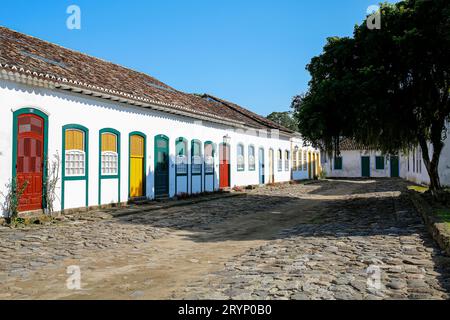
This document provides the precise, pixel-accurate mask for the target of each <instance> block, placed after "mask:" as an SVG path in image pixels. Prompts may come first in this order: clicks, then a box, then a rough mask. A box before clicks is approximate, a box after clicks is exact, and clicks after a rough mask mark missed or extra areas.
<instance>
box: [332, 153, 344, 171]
mask: <svg viewBox="0 0 450 320" xmlns="http://www.w3.org/2000/svg"><path fill="white" fill-rule="evenodd" d="M334 170H342V157H341V156H339V157H334Z"/></svg>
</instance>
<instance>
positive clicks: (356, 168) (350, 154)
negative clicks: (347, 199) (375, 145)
mask: <svg viewBox="0 0 450 320" xmlns="http://www.w3.org/2000/svg"><path fill="white" fill-rule="evenodd" d="M381 155H382V154H381V152H375V151H360V150H342V151H341V156H342V170H335V169H334V157H333V158H331V159H330V158H329V157H327V159H326V160H327V161H326V163H324V164H323V170H324V171H325V172H326V175H327V177H330V178H361V176H362V168H361V157H363V156H366V157H367V156H368V157H370V176H371V177H373V178H382V177H390V161H389V157H388V156H385V158H384V170H377V169H376V162H375V157H376V156H381Z"/></svg>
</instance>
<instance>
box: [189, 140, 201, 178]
mask: <svg viewBox="0 0 450 320" xmlns="http://www.w3.org/2000/svg"><path fill="white" fill-rule="evenodd" d="M202 164H203V160H202V143H201V141H200V140H195V139H194V140H192V141H191V175H193V176H198V175H201V174H202V169H203V168H202Z"/></svg>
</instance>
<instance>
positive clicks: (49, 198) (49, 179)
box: [44, 152, 61, 214]
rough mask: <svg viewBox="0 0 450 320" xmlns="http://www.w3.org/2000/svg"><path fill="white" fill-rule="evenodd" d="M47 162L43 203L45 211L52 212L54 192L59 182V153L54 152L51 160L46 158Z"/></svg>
mask: <svg viewBox="0 0 450 320" xmlns="http://www.w3.org/2000/svg"><path fill="white" fill-rule="evenodd" d="M46 163H47V172H48V174H47V176H46V179H45V183H44V185H45V203H46V204H47V208H46V213H47V214H52V213H53V212H54V211H55V207H54V205H55V201H56V198H57V196H58V194H57V192H56V186H57V185H58V183H59V172H60V168H61V157H60V156H59V153H58V152H56V154H55V155H53V160H52V161H51V162H50V161H49V160H48V159H47V160H46Z"/></svg>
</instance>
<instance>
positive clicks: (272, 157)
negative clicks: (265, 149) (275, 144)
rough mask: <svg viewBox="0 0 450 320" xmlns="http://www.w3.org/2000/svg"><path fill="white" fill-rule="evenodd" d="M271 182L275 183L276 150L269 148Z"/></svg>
mask: <svg viewBox="0 0 450 320" xmlns="http://www.w3.org/2000/svg"><path fill="white" fill-rule="evenodd" d="M269 183H275V150H274V149H273V148H270V149H269Z"/></svg>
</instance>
